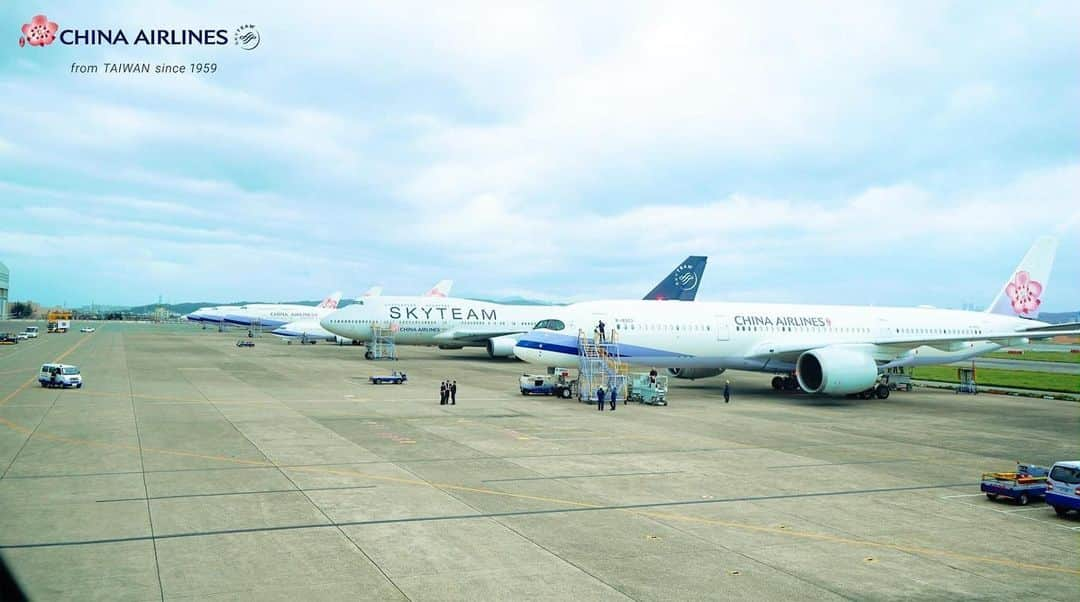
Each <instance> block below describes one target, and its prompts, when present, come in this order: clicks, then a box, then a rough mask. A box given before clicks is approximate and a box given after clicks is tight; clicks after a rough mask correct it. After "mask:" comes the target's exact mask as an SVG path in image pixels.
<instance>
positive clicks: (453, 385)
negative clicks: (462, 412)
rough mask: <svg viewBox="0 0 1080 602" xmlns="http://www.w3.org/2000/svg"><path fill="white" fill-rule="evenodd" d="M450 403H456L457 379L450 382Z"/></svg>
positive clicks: (454, 404) (453, 404)
mask: <svg viewBox="0 0 1080 602" xmlns="http://www.w3.org/2000/svg"><path fill="white" fill-rule="evenodd" d="M450 405H452V406H456V405H457V381H456V380H455V381H454V382H452V383H450Z"/></svg>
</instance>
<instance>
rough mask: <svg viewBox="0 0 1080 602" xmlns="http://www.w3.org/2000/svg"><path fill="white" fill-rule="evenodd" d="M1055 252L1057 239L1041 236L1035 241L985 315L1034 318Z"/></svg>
mask: <svg viewBox="0 0 1080 602" xmlns="http://www.w3.org/2000/svg"><path fill="white" fill-rule="evenodd" d="M1056 251H1057V239H1055V238H1054V237H1052V236H1043V237H1041V238H1039V239H1038V240H1036V241H1035V244H1033V245H1031V249H1030V250H1028V252H1027V255H1024V259H1022V260H1021V261H1020V265H1018V266H1016V269H1015V270H1013V273H1012V276H1011V277H1010V278H1009V281H1008V282H1006V283H1005V285H1004V286H1003V287H1001V292H1000V293H998V296H997V298H995V299H994V302H993V303H991V304H990V307H988V308H986V311H987V312H988V313H992V314H1001V315H1004V316H1017V317H1020V318H1032V319H1035V318H1038V317H1039V306H1041V305H1042V299H1043V295H1045V294H1046V285H1047V282H1048V281H1049V280H1050V268H1051V267H1052V266H1053V265H1054V253H1055V252H1056Z"/></svg>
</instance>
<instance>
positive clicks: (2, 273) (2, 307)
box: [0, 261, 9, 320]
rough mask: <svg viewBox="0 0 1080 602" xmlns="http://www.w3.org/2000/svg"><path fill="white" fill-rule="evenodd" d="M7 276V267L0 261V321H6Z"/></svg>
mask: <svg viewBox="0 0 1080 602" xmlns="http://www.w3.org/2000/svg"><path fill="white" fill-rule="evenodd" d="M8 274H9V272H8V269H7V266H6V265H4V262H2V261H0V320H6V319H7V315H8V308H7V303H8Z"/></svg>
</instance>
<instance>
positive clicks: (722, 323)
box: [713, 316, 731, 341]
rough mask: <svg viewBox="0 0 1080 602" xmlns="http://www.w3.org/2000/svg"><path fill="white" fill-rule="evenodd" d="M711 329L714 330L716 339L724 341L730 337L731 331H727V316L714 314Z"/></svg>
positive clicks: (728, 327) (728, 328)
mask: <svg viewBox="0 0 1080 602" xmlns="http://www.w3.org/2000/svg"><path fill="white" fill-rule="evenodd" d="M713 329H715V330H716V340H717V341H726V340H728V339H729V338H731V333H730V332H729V330H730V326H729V325H728V317H727V316H716V318H715V319H714V320H713Z"/></svg>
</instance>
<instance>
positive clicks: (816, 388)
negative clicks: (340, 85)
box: [514, 237, 1080, 397]
mask: <svg viewBox="0 0 1080 602" xmlns="http://www.w3.org/2000/svg"><path fill="white" fill-rule="evenodd" d="M1056 246H1057V243H1056V241H1055V240H1054V239H1053V238H1050V237H1044V238H1041V239H1039V240H1037V241H1036V242H1035V244H1034V246H1032V247H1031V250H1030V251H1028V253H1027V255H1026V256H1025V257H1024V259H1023V261H1021V263H1020V266H1019V267H1018V268H1017V269H1016V271H1015V272H1014V273H1013V275H1012V277H1011V278H1010V279H1009V281H1008V282H1006V283H1005V285H1004V286H1003V287H1002V289H1001V292H1000V293H999V294H998V296H997V298H996V299H994V302H993V303H992V304H991V305H990V307H989V308H988V309H987V310H986V311H984V312H971V311H957V310H947V309H933V308H904V307H858V306H842V305H781V304H768V303H705V302H698V303H679V304H671V303H658V302H654V301H594V302H588V303H577V304H574V305H570V306H567V307H560V308H557V309H556V310H554V311H552V312H551V313H550V315H549V316H547V318H546V319H545V320H544V321H542V322H541V323H538V324H537V329H535V330H533V331H531V332H528V333H526V334H524V335H522V336H521V337H519V340H518V342H517V344H516V346H515V347H514V353H515V355H517V356H518V357H519V358H521V359H523V360H525V361H527V362H533V363H538V364H543V365H546V366H560V367H567V368H570V367H575V366H577V365H578V349H579V340H581V338H582V337H583V336H587V335H586V334H585V333H588V334H591V333H592V332H593V325H595V324H596V323H597V322H598V321H599V320H603V321H604V322H605V323H607V324H608V325H610V326H609V328H612V329H614V330H615V331H616V332H615V333H614V336H609V340H611V339H613V340H614V341H617V350H616V347H615V346H612V347H611V350H610V353H617V354H618V355H619V356H620V357H621V359H622V360H623V361H624V362H627V363H629V364H630V365H635V366H642V367H649V366H652V367H657V368H667V369H669V371H670V373H671V374H672V375H673V376H676V377H680V378H705V377H710V376H716V375H718V374H720V373H721V372H723V371H724V370H727V369H735V370H751V371H757V372H771V373H775V374H777V376H776V377H775V378H774V379H773V387H774V388H776V389H782V388H789V389H793V388H795V387H796V386H798V387H799V388H801V389H802V390H804V391H806V392H808V393H824V394H829V395H846V394H861V395H863V396H865V397H869V396H870V395H872V394H876V395H877V396H878V397H887V396H888V387H885V386H882V385H880V384H878V374H879V372H880V371H882V370H883V369H885V368H889V367H894V366H916V365H924V364H941V363H948V362H955V361H958V360H964V359H968V358H971V357H974V356H976V355H980V354H983V353H987V352H990V351H994V350H997V349H1000V348H1002V347H1005V346H1017V345H1025V344H1027V343H1029V342H1030V341H1032V340H1035V339H1046V338H1050V337H1053V336H1059V335H1075V334H1080V323H1074V324H1065V325H1061V324H1059V325H1055V326H1052V325H1049V324H1046V323H1044V322H1039V321H1037V320H1036V318H1037V317H1038V315H1039V306H1040V305H1041V303H1042V298H1043V294H1044V293H1045V291H1046V283H1047V279H1048V278H1049V276H1050V267H1051V265H1052V263H1053V258H1054V251H1055V248H1056Z"/></svg>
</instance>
